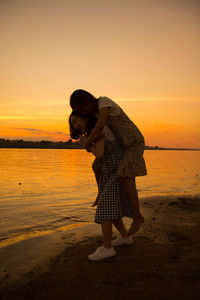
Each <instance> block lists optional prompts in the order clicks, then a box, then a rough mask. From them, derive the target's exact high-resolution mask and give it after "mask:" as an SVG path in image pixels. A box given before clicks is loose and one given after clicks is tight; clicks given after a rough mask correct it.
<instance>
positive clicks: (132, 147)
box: [106, 108, 147, 178]
mask: <svg viewBox="0 0 200 300" xmlns="http://www.w3.org/2000/svg"><path fill="white" fill-rule="evenodd" d="M106 124H107V125H108V126H109V127H110V128H111V129H112V131H113V132H114V134H115V136H116V138H117V139H118V140H119V141H120V143H121V144H122V146H123V147H124V153H123V156H122V158H121V161H120V164H119V167H118V171H117V174H118V175H119V176H122V177H130V178H134V177H136V176H144V175H147V170H146V165H145V161H144V158H143V154H144V145H145V143H144V137H143V135H142V133H141V132H140V131H139V129H138V128H137V126H136V125H135V124H134V123H133V122H132V121H131V120H130V119H129V118H128V116H127V115H126V114H125V112H124V111H123V110H122V109H121V108H120V114H119V115H118V116H111V115H108V117H107V121H106Z"/></svg>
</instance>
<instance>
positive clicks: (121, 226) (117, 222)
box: [112, 218, 129, 238]
mask: <svg viewBox="0 0 200 300" xmlns="http://www.w3.org/2000/svg"><path fill="white" fill-rule="evenodd" d="M112 222H113V224H114V225H115V227H116V228H117V230H118V231H119V233H120V234H121V236H122V237H124V238H126V237H128V236H129V235H128V232H127V230H126V227H125V226H124V223H123V221H122V219H121V218H120V219H117V220H113V221H112Z"/></svg>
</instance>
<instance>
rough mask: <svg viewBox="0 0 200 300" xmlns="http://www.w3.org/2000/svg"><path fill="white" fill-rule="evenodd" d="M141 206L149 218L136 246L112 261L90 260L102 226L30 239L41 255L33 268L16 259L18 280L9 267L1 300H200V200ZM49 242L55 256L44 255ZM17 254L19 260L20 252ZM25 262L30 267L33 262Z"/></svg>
mask: <svg viewBox="0 0 200 300" xmlns="http://www.w3.org/2000/svg"><path fill="white" fill-rule="evenodd" d="M141 204H142V205H141V209H142V212H143V213H144V217H145V224H144V225H143V228H142V229H141V230H140V231H139V232H138V233H136V234H135V235H134V236H133V237H134V244H133V245H131V246H125V247H116V252H117V256H116V257H113V258H111V259H107V260H104V261H101V262H90V261H88V259H87V256H88V254H89V253H92V252H93V251H95V249H96V248H97V247H98V246H99V245H100V244H101V231H100V227H99V225H97V224H94V225H95V226H94V225H93V224H87V225H85V226H82V227H78V228H73V229H71V230H70V232H65V233H61V232H57V233H55V234H54V236H51V237H50V236H49V237H46V240H45V238H44V237H43V239H42V240H39V239H38V238H36V239H35V240H34V239H30V240H29V241H28V243H29V247H30V246H31V249H32V250H34V251H35V257H33V258H32V262H33V265H32V267H33V268H31V267H30V268H28V269H26V268H25V269H24V270H22V269H23V268H21V269H20V268H19V266H18V268H17V260H16V262H15V263H16V265H14V263H12V264H13V270H14V268H15V267H16V269H15V272H14V271H13V272H14V273H13V277H12V276H11V275H12V274H11V273H12V272H10V274H9V272H8V268H7V270H6V269H5V270H4V271H6V272H4V274H2V275H3V277H2V276H1V281H0V299H3V300H10V299H14V298H15V299H16V300H17V299H20V300H25V299H30V300H31V299H40V300H42V299H54V300H55V299H60V300H62V299H64V297H67V296H66V295H68V297H69V298H67V299H75V298H76V299H82V297H83V296H85V298H86V299H102V298H103V297H106V295H107V296H108V295H110V297H108V299H112V298H113V299H132V298H133V296H135V297H136V298H138V299H140V300H142V299H150V297H149V298H148V297H147V296H148V295H151V296H152V297H155V298H156V297H157V299H176V298H177V297H182V299H187V300H188V299H197V294H198V296H199V295H200V288H198V286H200V258H199V249H200V237H199V234H198V232H199V231H200V220H199V212H200V198H199V197H195V196H185V195H178V196H177V195H176V196H172V195H169V196H168V195H164V196H152V197H145V198H142V199H141ZM128 223H129V220H128V221H127V224H128ZM95 228H96V229H95ZM115 236H116V231H114V234H113V237H115ZM48 238H49V239H50V241H51V242H50V245H53V247H52V249H53V251H52V253H51V254H50V253H48V254H50V256H49V257H48V255H46V254H47V253H44V252H45V251H44V250H45V245H46V244H48V242H49V241H48ZM59 240H62V245H61V244H59ZM20 243H21V247H19V248H18V254H19V255H20V254H21V260H22V259H23V257H24V253H25V254H26V253H27V249H28V248H27V245H24V244H26V243H24V244H23V243H22V242H20ZM31 243H32V244H31ZM37 245H38V247H37ZM15 246H16V245H15ZM18 246H19V245H18ZM41 246H42V247H41ZM41 249H43V251H41ZM11 250H12V251H11V253H14V254H15V256H16V255H17V252H16V247H14V246H13V249H11ZM54 250H55V251H54ZM34 251H33V252H34ZM29 254H30V253H29ZM42 254H45V255H46V256H45V255H44V256H42ZM8 256H9V253H8ZM37 256H41V261H39V262H37V263H36V260H37ZM45 257H46V258H45ZM44 258H45V259H44ZM4 261H5V259H4ZM34 262H35V264H34ZM18 263H20V260H18ZM25 263H26V264H27V263H28V258H27V257H26V259H25ZM20 272H21V274H20ZM100 285H103V290H104V291H102V293H103V294H101V295H98V293H97V294H95V292H96V291H97V290H98V289H99V287H100ZM76 286H77V287H78V289H77V287H76ZM104 288H105V289H104ZM169 289H171V294H170V295H169V294H168V293H169ZM66 290H67V294H66ZM88 290H90V294H88ZM53 295H54V297H53ZM172 295H173V297H172ZM189 295H191V297H189ZM100 296H101V297H100ZM188 297H189V298H188ZM195 297H196V298H195ZM106 299H107V298H106Z"/></svg>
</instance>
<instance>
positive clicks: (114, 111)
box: [97, 97, 144, 147]
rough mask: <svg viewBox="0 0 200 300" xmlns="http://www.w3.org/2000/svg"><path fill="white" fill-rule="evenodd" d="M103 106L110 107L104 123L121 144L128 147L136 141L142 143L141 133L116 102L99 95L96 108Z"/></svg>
mask: <svg viewBox="0 0 200 300" xmlns="http://www.w3.org/2000/svg"><path fill="white" fill-rule="evenodd" d="M103 107H109V108H110V110H109V113H108V116H107V119H106V124H107V125H108V127H110V128H111V129H112V131H113V132H114V133H115V136H116V138H118V139H119V141H120V142H121V144H122V145H123V146H125V147H128V146H130V145H135V144H138V143H142V144H144V137H143V135H142V133H141V132H140V130H139V129H138V127H137V126H136V125H135V124H134V123H133V122H132V121H131V120H130V119H129V117H128V116H127V114H126V113H125V112H124V111H123V110H122V108H121V107H120V106H119V105H118V104H117V103H115V102H114V101H112V100H111V99H109V98H107V97H100V98H99V99H98V108H99V110H100V109H101V108H103ZM97 115H98V114H97Z"/></svg>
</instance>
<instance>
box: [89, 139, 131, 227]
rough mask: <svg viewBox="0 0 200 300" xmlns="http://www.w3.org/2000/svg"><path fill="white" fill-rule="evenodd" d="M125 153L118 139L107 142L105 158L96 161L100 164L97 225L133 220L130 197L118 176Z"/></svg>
mask: <svg viewBox="0 0 200 300" xmlns="http://www.w3.org/2000/svg"><path fill="white" fill-rule="evenodd" d="M123 152H124V151H123V147H122V146H121V144H120V143H119V141H118V140H117V139H114V140H113V141H110V140H105V147H104V155H103V157H102V158H96V159H95V162H94V164H98V168H99V171H100V178H99V194H98V196H99V201H98V205H97V209H96V215H95V222H96V223H102V221H105V220H107V221H108V220H109V221H112V220H116V219H119V218H122V217H124V216H127V217H130V218H133V209H132V207H131V204H130V201H129V199H128V195H127V193H126V191H125V190H124V188H123V186H122V184H121V182H120V180H119V176H118V175H117V170H118V166H119V162H120V159H121V157H122V156H123Z"/></svg>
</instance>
